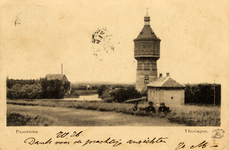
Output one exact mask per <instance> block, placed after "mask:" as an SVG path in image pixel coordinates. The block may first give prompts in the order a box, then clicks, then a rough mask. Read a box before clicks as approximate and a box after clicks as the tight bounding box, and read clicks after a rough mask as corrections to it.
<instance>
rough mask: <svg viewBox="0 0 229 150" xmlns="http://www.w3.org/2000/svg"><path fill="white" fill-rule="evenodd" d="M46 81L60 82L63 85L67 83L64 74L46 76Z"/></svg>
mask: <svg viewBox="0 0 229 150" xmlns="http://www.w3.org/2000/svg"><path fill="white" fill-rule="evenodd" d="M45 78H46V79H47V80H60V81H62V82H63V83H66V82H69V81H68V79H67V77H66V75H65V74H47V75H46V77H45Z"/></svg>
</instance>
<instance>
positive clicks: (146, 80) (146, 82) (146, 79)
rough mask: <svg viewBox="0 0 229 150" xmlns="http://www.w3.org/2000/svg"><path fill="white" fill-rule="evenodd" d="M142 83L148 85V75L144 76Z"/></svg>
mask: <svg viewBox="0 0 229 150" xmlns="http://www.w3.org/2000/svg"><path fill="white" fill-rule="evenodd" d="M144 82H145V84H149V75H145V80H144Z"/></svg>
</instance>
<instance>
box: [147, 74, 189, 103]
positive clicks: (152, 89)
mask: <svg viewBox="0 0 229 150" xmlns="http://www.w3.org/2000/svg"><path fill="white" fill-rule="evenodd" d="M147 89H148V101H152V102H153V103H154V105H157V106H158V105H160V103H161V102H164V103H165V105H166V106H172V105H182V104H184V99H185V97H184V96H185V95H184V92H185V86H184V85H182V84H180V83H178V82H177V81H175V80H173V79H172V78H171V77H170V76H169V73H167V76H166V77H162V74H160V76H159V77H158V78H156V79H155V80H154V81H153V82H150V83H149V84H148V85H147Z"/></svg>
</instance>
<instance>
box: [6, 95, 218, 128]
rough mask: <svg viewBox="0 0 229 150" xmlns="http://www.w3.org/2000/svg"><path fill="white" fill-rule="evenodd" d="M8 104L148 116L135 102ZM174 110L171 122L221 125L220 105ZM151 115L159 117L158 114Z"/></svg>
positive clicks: (176, 108) (25, 102) (47, 101)
mask: <svg viewBox="0 0 229 150" xmlns="http://www.w3.org/2000/svg"><path fill="white" fill-rule="evenodd" d="M7 103H8V104H16V105H30V106H49V107H68V108H75V109H88V110H97V111H113V112H122V113H125V114H130V115H136V116H148V115H149V114H148V113H146V112H145V111H133V109H132V108H133V107H134V105H133V104H125V103H105V102H103V101H90V102H89V101H64V100H56V99H54V100H40V99H39V100H33V101H28V100H16V101H13V100H8V101H7ZM146 106H148V105H147V103H145V104H140V105H139V107H143V108H144V107H146ZM171 109H172V112H171V113H169V114H168V115H167V116H166V118H167V119H168V120H169V121H170V122H175V123H179V124H185V125H187V126H220V107H219V106H195V105H183V106H179V107H177V106H173V107H171ZM151 117H159V115H158V114H154V115H151Z"/></svg>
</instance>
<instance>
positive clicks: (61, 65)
mask: <svg viewBox="0 0 229 150" xmlns="http://www.w3.org/2000/svg"><path fill="white" fill-rule="evenodd" d="M61 74H62V75H63V64H61Z"/></svg>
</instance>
